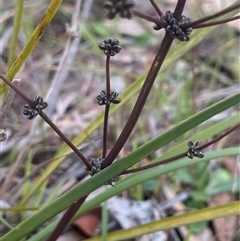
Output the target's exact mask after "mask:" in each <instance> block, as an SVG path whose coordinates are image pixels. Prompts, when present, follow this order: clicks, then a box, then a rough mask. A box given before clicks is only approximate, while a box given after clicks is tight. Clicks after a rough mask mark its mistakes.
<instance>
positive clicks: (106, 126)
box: [102, 55, 111, 158]
mask: <svg viewBox="0 0 240 241" xmlns="http://www.w3.org/2000/svg"><path fill="white" fill-rule="evenodd" d="M106 94H107V96H108V97H109V96H110V94H111V84H110V55H107V58H106ZM109 109H110V104H107V105H106V106H105V113H104V123H103V148H102V158H105V157H106V153H107V133H108V116H109Z"/></svg>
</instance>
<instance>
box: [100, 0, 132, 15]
mask: <svg viewBox="0 0 240 241" xmlns="http://www.w3.org/2000/svg"><path fill="white" fill-rule="evenodd" d="M133 6H134V2H133V1H132V0H111V1H110V0H109V1H105V3H104V4H103V7H104V8H106V9H107V10H108V13H107V17H108V18H109V19H113V18H114V17H115V16H116V15H117V14H119V15H120V17H121V18H128V19H130V18H131V17H132V14H131V11H130V8H132V7H133Z"/></svg>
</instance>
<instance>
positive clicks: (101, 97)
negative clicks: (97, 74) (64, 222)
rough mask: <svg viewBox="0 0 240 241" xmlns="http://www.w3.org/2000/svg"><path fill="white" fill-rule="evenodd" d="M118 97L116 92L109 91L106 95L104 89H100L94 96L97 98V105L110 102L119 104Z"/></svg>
mask: <svg viewBox="0 0 240 241" xmlns="http://www.w3.org/2000/svg"><path fill="white" fill-rule="evenodd" d="M117 97H118V93H117V92H114V91H113V92H111V94H110V95H109V96H107V94H106V92H105V91H104V90H102V91H101V92H100V95H98V96H97V97H96V99H97V103H98V104H99V105H110V103H112V104H119V103H120V102H121V100H120V99H119V98H117Z"/></svg>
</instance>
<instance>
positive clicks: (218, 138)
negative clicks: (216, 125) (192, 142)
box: [196, 123, 240, 150]
mask: <svg viewBox="0 0 240 241" xmlns="http://www.w3.org/2000/svg"><path fill="white" fill-rule="evenodd" d="M239 127H240V123H238V124H237V125H235V126H233V127H232V128H230V129H229V130H228V131H226V132H225V133H223V134H222V135H220V136H218V137H216V138H215V139H213V140H212V141H209V142H208V143H206V144H204V145H202V146H199V147H198V148H196V149H197V150H202V149H204V148H206V147H208V146H210V145H212V144H214V143H216V142H218V141H219V140H221V139H222V138H224V137H225V136H227V135H229V134H230V133H231V132H233V131H235V130H237V129H238V128H239Z"/></svg>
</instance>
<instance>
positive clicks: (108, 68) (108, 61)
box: [106, 55, 111, 96]
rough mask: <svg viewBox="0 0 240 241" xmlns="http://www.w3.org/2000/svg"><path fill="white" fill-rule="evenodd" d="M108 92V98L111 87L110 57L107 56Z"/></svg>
mask: <svg viewBox="0 0 240 241" xmlns="http://www.w3.org/2000/svg"><path fill="white" fill-rule="evenodd" d="M106 92H107V96H109V95H110V93H111V87H110V55H107V58H106Z"/></svg>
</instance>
